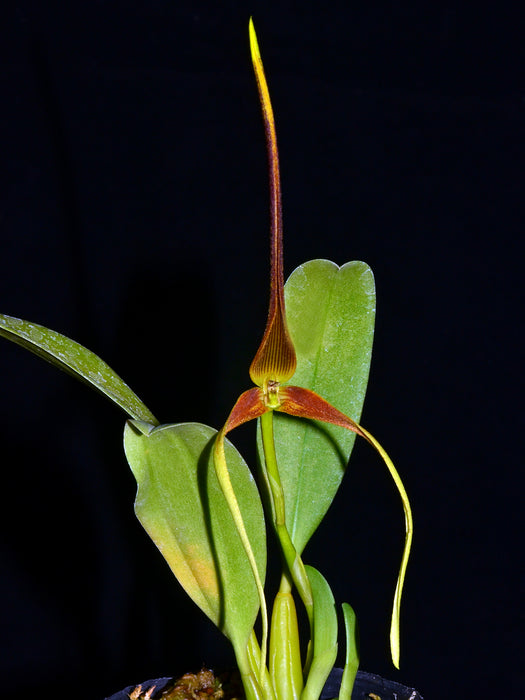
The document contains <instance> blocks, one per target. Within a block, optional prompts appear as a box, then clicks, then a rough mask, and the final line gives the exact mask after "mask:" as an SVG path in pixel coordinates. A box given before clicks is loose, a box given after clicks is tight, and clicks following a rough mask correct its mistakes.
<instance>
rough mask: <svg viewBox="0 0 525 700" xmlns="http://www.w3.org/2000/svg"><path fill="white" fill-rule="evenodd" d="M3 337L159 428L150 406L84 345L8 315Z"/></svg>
mask: <svg viewBox="0 0 525 700" xmlns="http://www.w3.org/2000/svg"><path fill="white" fill-rule="evenodd" d="M0 336H3V337H4V338H7V339H8V340H11V341H13V343H17V345H21V346H22V347H23V348H26V349H27V350H30V351H31V352H33V353H34V354H35V355H38V356H39V357H42V358H43V359H44V360H47V362H50V363H51V364H52V365H55V366H56V367H59V368H60V369H61V370H64V372H67V373H68V374H71V375H72V376H73V377H76V378H77V379H80V380H81V381H82V382H85V383H86V384H89V385H90V386H91V387H93V388H94V389H96V390H97V391H100V393H102V394H104V395H105V396H107V397H108V398H109V399H111V401H113V403H116V404H117V406H120V408H122V409H123V410H124V411H125V412H126V413H127V414H128V415H130V416H131V417H132V418H137V419H138V420H144V421H147V422H149V423H153V424H155V425H157V424H158V421H157V419H156V418H155V416H154V415H153V414H152V413H151V411H150V410H149V409H148V408H147V406H145V405H144V404H143V403H142V401H141V400H140V399H139V398H138V396H137V395H136V394H135V393H134V392H133V391H132V390H131V389H130V388H129V386H128V385H127V384H126V383H125V382H123V381H122V379H121V378H120V377H119V376H118V375H117V374H116V373H115V372H114V371H113V370H112V369H111V367H109V366H108V365H107V364H106V363H105V362H104V361H103V360H101V359H100V357H98V356H97V355H95V353H93V352H91V350H88V349H87V348H85V347H84V346H83V345H80V344H79V343H76V342H75V341H74V340H71V339H70V338H66V336H64V335H61V334H60V333H57V332H56V331H52V330H50V329H49V328H45V327H44V326H39V325H37V324H36V323H30V322H29V321H23V320H22V319H20V318H14V317H13V316H6V315H5V314H0Z"/></svg>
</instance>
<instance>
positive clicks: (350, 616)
mask: <svg viewBox="0 0 525 700" xmlns="http://www.w3.org/2000/svg"><path fill="white" fill-rule="evenodd" d="M343 616H344V620H345V631H346V656H345V667H344V670H343V677H342V678H341V687H340V690H339V700H351V697H352V689H353V687H354V681H355V677H356V675H357V669H358V668H359V639H358V630H357V619H356V616H355V612H354V610H353V608H352V607H351V606H350V605H349V604H348V603H343Z"/></svg>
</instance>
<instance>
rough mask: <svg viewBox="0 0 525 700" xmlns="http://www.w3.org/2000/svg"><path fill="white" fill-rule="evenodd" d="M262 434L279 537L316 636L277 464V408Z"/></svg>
mask: <svg viewBox="0 0 525 700" xmlns="http://www.w3.org/2000/svg"><path fill="white" fill-rule="evenodd" d="M260 419H261V435H262V443H263V450H264V461H265V465H263V469H264V470H265V476H266V480H267V483H268V486H269V491H270V497H271V500H272V508H273V516H274V527H275V531H276V533H277V537H278V538H279V543H280V545H281V550H282V553H283V556H284V560H285V562H286V565H287V567H288V569H289V572H290V575H291V577H292V580H293V582H294V584H295V587H296V588H297V592H298V593H299V596H300V597H301V600H302V602H303V604H304V607H305V608H306V614H307V615H308V621H309V623H310V633H311V635H313V619H314V614H313V598H312V589H311V587H310V581H309V580H308V576H307V574H306V571H305V569H304V564H303V561H302V559H301V557H300V556H299V554H298V553H297V550H296V549H295V547H294V544H293V542H292V538H291V537H290V533H289V532H288V529H287V527H286V519H285V505H284V492H283V487H282V483H281V477H280V475H279V468H278V466H277V456H276V454H275V443H274V439H273V411H268V412H267V413H264V414H263V415H262V416H261V418H260Z"/></svg>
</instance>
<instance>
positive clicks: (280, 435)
mask: <svg viewBox="0 0 525 700" xmlns="http://www.w3.org/2000/svg"><path fill="white" fill-rule="evenodd" d="M250 47H251V55H252V60H253V65H254V70H255V76H256V80H257V85H258V90H259V96H260V100H261V105H262V111H263V117H264V125H265V130H266V137H267V147H268V159H269V172H270V199H271V234H270V247H271V283H270V303H269V312H268V320H267V324H266V329H265V332H264V334H263V339H262V341H261V344H260V346H259V349H258V350H257V353H256V354H255V357H254V360H253V361H252V364H251V366H250V368H249V374H250V378H251V380H252V382H253V385H254V386H253V387H252V388H249V389H247V390H246V391H245V392H244V393H243V394H241V396H240V397H239V398H238V400H237V402H236V403H235V404H234V406H233V408H232V410H231V412H230V414H229V416H228V418H227V420H226V422H225V424H224V426H223V427H222V428H221V429H220V430H219V431H217V430H215V429H213V428H211V427H209V426H206V425H203V424H200V423H180V424H160V422H159V421H158V420H157V419H156V418H155V416H154V415H153V413H152V412H151V411H150V410H149V409H148V408H147V407H146V406H145V405H144V404H143V402H142V401H141V400H140V399H139V398H138V397H137V396H136V395H135V394H134V392H133V391H132V390H131V389H130V388H129V387H128V386H127V385H126V384H125V383H124V382H123V381H122V379H120V377H119V376H118V375H117V374H116V373H115V372H113V370H112V369H111V368H110V367H108V365H106V364H105V363H104V362H103V361H102V360H101V359H100V358H99V357H97V356H96V355H94V354H93V353H91V352H90V351H89V350H87V349H86V348H84V347H82V346H81V345H79V344H78V343H76V342H74V341H72V340H70V339H69V338H66V337H65V336H63V335H61V334H59V333H56V332H54V331H51V330H49V329H47V328H44V327H42V326H38V325H37V324H34V323H30V322H27V321H23V320H21V319H16V318H13V317H10V316H6V315H0V335H3V336H4V337H6V338H8V339H9V340H12V341H13V342H15V343H18V344H19V345H22V346H23V347H25V348H27V349H29V350H31V351H32V352H34V353H36V354H38V355H40V356H41V357H43V358H44V359H46V360H48V361H50V362H52V363H53V364H55V365H57V366H58V367H60V368H61V369H63V370H65V371H67V372H69V373H70V374H73V375H74V376H76V377H77V378H79V379H81V380H82V381H84V382H86V383H88V384H90V385H91V386H92V387H94V388H95V389H97V390H98V391H99V392H101V393H102V394H104V395H105V396H107V397H108V398H109V399H111V400H112V401H113V402H114V403H116V404H117V405H118V406H120V407H121V408H122V409H123V410H124V411H125V412H126V413H127V414H128V420H127V422H126V426H125V430H124V448H125V453H126V457H127V460H128V463H129V466H130V468H131V470H132V472H133V474H134V476H135V478H136V481H137V486H138V489H137V497H136V501H135V512H136V514H137V517H138V518H139V520H140V522H141V523H142V525H143V526H144V528H145V529H146V531H147V532H148V534H149V535H150V537H151V538H152V540H153V542H154V543H155V544H156V545H157V547H158V548H159V550H160V551H161V553H162V554H163V556H164V558H165V559H166V561H167V563H168V565H169V566H170V568H171V570H172V572H173V574H174V575H175V577H176V578H177V579H178V581H179V583H180V584H181V585H182V586H183V588H184V589H185V590H186V592H187V593H188V595H189V596H190V597H191V598H192V600H193V601H194V602H195V603H196V604H197V605H198V606H199V607H200V608H201V610H202V611H203V612H204V613H205V614H206V615H207V616H208V617H209V618H210V620H211V621H212V622H213V623H214V624H215V625H216V626H217V627H218V628H219V629H220V630H221V631H222V632H223V634H224V635H225V636H226V637H227V638H228V639H229V641H230V642H231V644H232V646H233V651H234V654H235V658H236V662H237V667H238V682H235V680H234V679H235V678H236V676H233V677H232V676H228V678H227V679H225V677H224V676H219V677H218V678H215V676H214V675H213V674H212V672H211V671H207V670H203V671H200V672H198V673H196V674H186V675H185V676H183V677H182V678H181V679H179V680H178V681H175V680H174V679H157V680H156V681H149V682H147V683H142V684H140V685H135V686H130V687H129V688H127V689H125V690H124V691H121V692H120V693H117V694H116V695H113V696H111V700H120V699H121V698H131V700H150V699H151V700H153V699H155V698H158V697H163V698H165V700H182V698H183V697H192V698H194V699H195V700H198V698H200V697H201V696H203V695H206V696H207V697H213V698H216V700H220V698H224V699H225V700H228V698H233V697H243V698H246V700H299V699H300V700H318V699H319V698H332V697H338V698H339V699H340V700H350V698H351V697H354V698H355V697H372V698H374V697H380V698H381V700H386V698H388V697H397V698H398V699H399V698H404V697H407V698H411V700H415V698H418V697H420V696H419V695H418V694H417V693H416V691H413V689H403V687H402V686H399V684H393V686H396V687H394V688H393V689H389V687H388V682H387V681H381V679H379V680H378V677H374V676H371V674H364V673H361V672H358V665H359V654H358V644H357V623H356V617H355V614H354V611H353V610H352V608H351V607H350V605H349V604H348V603H343V605H342V608H341V616H342V619H343V621H344V629H345V635H344V636H345V642H346V650H345V663H344V668H343V669H341V670H339V671H338V670H337V669H334V664H335V662H336V657H337V652H338V616H337V610H336V606H335V601H334V597H333V595H332V592H331V590H330V587H329V585H328V582H327V581H326V579H325V578H324V577H323V575H322V574H321V573H320V572H319V571H317V569H315V568H314V567H312V566H311V565H309V564H306V563H305V562H304V561H303V558H302V555H303V551H304V548H305V546H306V544H307V543H308V541H309V539H310V538H311V536H312V534H313V533H314V532H315V530H316V529H317V527H318V526H319V524H320V522H321V520H322V519H323V517H324V515H325V514H326V512H327V510H328V508H329V506H330V504H331V502H332V500H333V498H334V496H335V494H336V491H337V489H338V487H339V485H340V483H341V480H342V477H343V475H344V472H345V469H346V465H347V463H348V459H349V456H350V453H351V451H352V447H353V444H354V441H355V438H356V436H360V437H361V438H364V439H365V440H366V441H367V442H368V443H369V444H370V445H371V446H372V447H373V448H374V449H375V450H376V451H377V452H378V454H379V456H380V457H381V458H382V460H383V461H384V463H385V465H386V467H387V469H388V471H389V472H390V474H391V476H392V478H393V480H394V483H395V486H396V487H397V489H398V492H399V494H400V497H401V502H402V506H403V510H404V516H405V528H406V537H405V546H404V551H403V556H402V560H401V565H400V569H399V575H398V579H397V585H396V589H395V593H394V603H393V610H392V621H391V631H390V646H391V654H392V660H393V663H394V665H395V666H396V667H399V657H400V643H399V619H400V603H401V595H402V590H403V583H404V578H405V571H406V567H407V562H408V557H409V552H410V547H411V541H412V515H411V509H410V504H409V501H408V497H407V494H406V492H405V489H404V487H403V484H402V482H401V479H400V477H399V474H398V472H397V470H396V468H395V467H394V465H393V463H392V461H391V459H390V458H389V456H388V454H387V453H386V451H385V450H384V449H383V447H382V446H381V445H380V443H379V442H378V441H377V440H376V439H375V437H374V436H373V435H372V434H371V433H369V432H368V431H367V430H366V429H365V428H363V427H362V426H361V425H360V424H359V423H358V421H359V418H360V415H361V410H362V406H363V401H364V397H365V392H366V385H367V382H368V373H369V366H370V358H371V350H372V339H373V331H374V316H375V288H374V278H373V275H372V272H371V270H370V268H369V267H368V266H367V265H366V264H365V263H363V262H349V263H346V264H345V265H343V266H342V267H339V266H337V265H335V264H334V263H332V262H330V261H327V260H312V261H309V262H307V263H305V264H303V265H301V266H299V267H298V268H297V269H296V270H295V271H294V272H293V273H292V274H291V276H290V277H289V279H288V281H287V282H286V285H285V284H284V276H283V244H282V218H281V188H280V175H279V160H278V151H277V139H276V134H275V125H274V118H273V112H272V106H271V102H270V97H269V92H268V87H267V84H266V79H265V76H264V71H263V66H262V61H261V56H260V52H259V48H258V44H257V38H256V35H255V30H254V27H253V23H252V22H251V21H250ZM252 420H257V424H258V425H257V437H256V440H257V448H258V455H259V460H258V462H259V464H258V468H257V469H256V470H254V471H255V476H256V478H254V474H253V473H252V471H251V470H250V469H249V468H248V466H247V464H246V462H245V461H244V459H243V458H242V456H241V455H240V453H239V452H238V451H237V450H236V449H235V447H234V445H233V444H232V443H231V442H229V440H228V439H227V434H228V433H230V431H232V430H233V429H234V428H236V427H238V426H240V425H242V424H244V423H246V422H248V421H252ZM266 525H269V526H270V528H271V529H272V530H273V532H274V535H275V536H276V538H277V541H278V543H279V548H280V554H281V558H282V567H281V577H280V583H279V588H278V591H277V593H276V594H275V597H274V600H273V606H272V610H271V611H270V610H269V606H268V599H267V595H268V593H267V590H266V589H265V576H266V565H267V562H266V553H267V547H266ZM296 603H299V604H300V606H301V608H302V611H303V613H304V615H305V618H306V620H307V624H308V630H309V632H308V640H307V644H303V645H301V644H300V639H299V631H298V620H297V609H296ZM256 629H257V632H256ZM366 683H368V684H369V685H368V686H366V687H365V685H363V684H366ZM370 684H371V685H370ZM368 687H369V688H370V689H367V688H368ZM396 688H397V689H396ZM353 690H354V692H353V693H352V691H353ZM405 691H407V692H408V693H409V694H406V692H405ZM363 693H365V695H363ZM388 693H390V695H389V694H388Z"/></svg>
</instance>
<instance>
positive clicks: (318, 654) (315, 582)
mask: <svg viewBox="0 0 525 700" xmlns="http://www.w3.org/2000/svg"><path fill="white" fill-rule="evenodd" d="M305 569H306V573H307V574H308V578H309V580H310V585H311V587H312V595H313V599H314V636H313V639H312V640H311V643H312V645H313V654H312V663H311V666H310V669H309V671H308V679H307V681H306V685H305V687H304V690H303V694H302V696H301V700H317V698H319V696H320V694H321V691H322V689H323V687H324V684H325V683H326V680H327V678H328V676H329V675H330V671H331V670H332V668H333V666H334V664H335V660H336V657H337V613H336V611H335V602H334V596H333V595H332V591H331V590H330V586H329V585H328V583H327V581H326V579H325V578H324V576H323V575H322V574H321V573H319V571H317V569H314V567H313V566H305Z"/></svg>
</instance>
